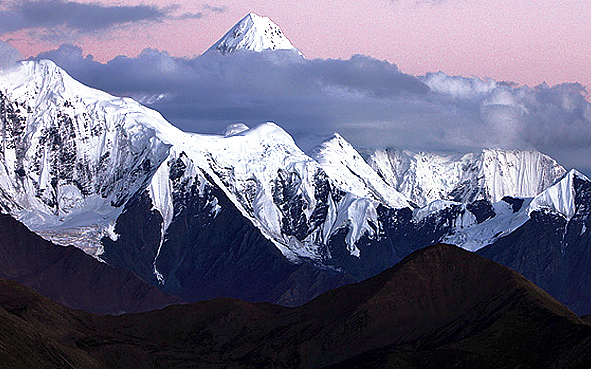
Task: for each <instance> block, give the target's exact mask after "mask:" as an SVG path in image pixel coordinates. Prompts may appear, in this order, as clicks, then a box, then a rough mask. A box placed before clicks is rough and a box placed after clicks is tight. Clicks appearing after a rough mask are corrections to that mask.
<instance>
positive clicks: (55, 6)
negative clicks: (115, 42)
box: [0, 0, 178, 33]
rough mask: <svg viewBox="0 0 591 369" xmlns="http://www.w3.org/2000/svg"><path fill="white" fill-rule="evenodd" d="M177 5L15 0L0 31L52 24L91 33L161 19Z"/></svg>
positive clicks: (0, 18) (3, 14) (2, 15)
mask: <svg viewBox="0 0 591 369" xmlns="http://www.w3.org/2000/svg"><path fill="white" fill-rule="evenodd" d="M176 8H178V6H172V7H165V8H160V7H156V6H152V5H135V6H127V5H114V6H112V5H103V4H100V3H78V2H75V1H65V0H33V1H31V0H25V1H15V2H10V3H8V4H7V5H5V6H4V7H3V10H1V11H0V32H2V33H8V32H13V31H19V30H22V29H38V28H47V29H50V28H53V27H66V28H69V29H72V30H76V31H80V32H91V31H97V30H104V29H108V28H111V27H113V26H119V25H125V24H129V23H137V22H146V21H148V22H158V21H162V20H163V19H165V18H166V17H167V16H169V14H170V12H171V11H173V10H175V9H176Z"/></svg>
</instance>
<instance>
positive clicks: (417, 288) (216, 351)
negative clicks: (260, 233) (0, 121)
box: [0, 244, 591, 368]
mask: <svg viewBox="0 0 591 369" xmlns="http://www.w3.org/2000/svg"><path fill="white" fill-rule="evenodd" d="M0 319H2V324H0V327H1V328H0V343H1V345H0V355H1V356H0V360H2V362H3V363H7V365H6V367H9V368H16V367H31V366H34V367H73V368H92V367H104V368H131V367H133V368H171V367H179V368H197V367H199V368H219V367H223V368H271V367H273V368H321V367H325V366H331V365H332V367H335V368H337V367H338V368H361V367H372V368H384V367H392V368H416V367H421V368H423V367H427V368H441V367H458V368H463V367H465V368H468V367H470V368H515V367H520V368H540V367H544V368H567V367H568V368H587V367H589V365H591V326H590V325H589V324H588V322H586V321H588V319H581V318H579V317H577V316H576V315H575V314H574V313H572V312H571V311H570V310H568V309H567V308H566V307H564V306H563V305H561V304H560V303H558V302H557V301H556V300H554V299H553V298H552V297H550V295H548V294H547V293H546V292H544V291H543V290H541V289H540V288H538V287H537V286H535V285H534V284H533V283H531V282H529V281H528V280H526V279H525V278H524V277H522V276H521V275H519V274H517V273H515V272H513V271H511V270H510V269H508V268H506V267H503V266H500V265H498V264H496V263H494V262H492V261H489V260H487V259H485V258H483V257H480V256H478V255H474V254H471V253H469V252H466V251H464V250H461V249H459V248H457V247H454V246H449V245H442V244H439V245H435V246H432V247H428V248H425V249H422V250H419V251H417V252H415V253H413V254H412V255H410V256H409V257H407V258H406V259H404V260H403V261H402V262H401V263H399V264H397V265H396V266H394V267H393V268H391V269H388V270H386V271H385V272H383V273H381V274H380V275H378V276H376V277H373V278H371V279H368V280H366V281H364V282H361V283H357V284H352V285H348V286H344V287H341V288H338V289H336V290H332V291H329V292H327V293H325V294H323V295H321V296H319V297H318V298H316V299H314V300H312V301H311V302H309V303H307V304H305V305H303V306H301V307H298V308H286V307H281V306H277V305H272V304H268V303H249V302H244V301H240V300H235V299H215V300H209V301H204V302H198V303H194V304H185V305H175V306H169V307H167V308H165V309H162V310H159V311H152V312H147V313H139V314H128V315H127V314H126V315H121V316H96V315H92V314H88V313H84V312H80V311H73V310H71V309H69V308H65V307H62V306H60V305H59V304H56V303H54V302H53V301H50V300H48V299H47V298H44V297H42V296H40V295H39V294H37V293H35V292H32V291H30V290H29V289H27V288H25V287H23V286H21V285H18V284H16V283H14V282H11V281H7V280H3V281H1V282H0Z"/></svg>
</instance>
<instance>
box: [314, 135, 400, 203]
mask: <svg viewBox="0 0 591 369" xmlns="http://www.w3.org/2000/svg"><path fill="white" fill-rule="evenodd" d="M310 156H311V157H312V158H314V159H315V160H316V161H317V162H318V163H319V164H320V165H321V166H322V168H323V169H324V171H325V172H326V173H327V174H328V175H329V176H330V177H331V178H333V179H334V181H335V184H336V185H337V186H338V187H339V188H340V189H341V190H343V191H346V192H351V193H353V194H355V195H357V196H359V197H368V198H372V199H374V200H376V201H378V202H380V203H383V204H385V205H387V206H389V207H392V208H404V207H411V205H410V204H409V203H408V201H407V199H406V197H405V196H404V195H402V194H401V193H400V192H398V191H396V190H395V189H394V188H392V187H391V186H389V185H388V184H386V183H385V182H384V180H383V179H382V178H380V177H379V176H378V174H377V173H376V172H375V171H374V170H373V169H372V168H371V167H370V166H369V165H368V164H367V163H366V162H365V160H364V159H363V157H362V156H361V155H360V154H359V152H357V150H355V148H354V147H353V146H352V145H351V144H350V143H349V142H347V141H346V140H345V139H344V138H343V137H342V136H341V135H339V134H338V133H335V134H333V136H332V137H331V138H329V139H327V140H325V141H324V142H322V143H321V144H320V145H318V146H317V147H315V148H314V149H312V150H311V151H310Z"/></svg>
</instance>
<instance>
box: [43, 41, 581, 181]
mask: <svg viewBox="0 0 591 369" xmlns="http://www.w3.org/2000/svg"><path fill="white" fill-rule="evenodd" d="M39 57H42V58H49V59H52V60H54V61H56V62H57V63H58V64H59V65H61V66H62V67H63V68H64V69H66V70H67V71H68V72H70V74H71V75H73V76H74V77H75V78H77V79H78V80H80V81H82V82H83V83H85V84H89V85H91V86H93V87H97V88H100V89H102V90H106V91H108V92H110V93H113V94H116V95H125V96H132V97H134V98H136V99H137V100H139V101H140V102H143V103H145V104H147V105H148V106H150V107H152V108H154V109H156V110H158V111H160V112H161V113H162V114H163V115H164V116H165V117H166V118H167V119H168V120H169V121H170V122H172V123H173V124H175V125H177V126H179V127H180V128H182V129H184V130H188V131H193V132H205V133H218V132H221V131H223V129H224V128H225V126H226V125H227V124H230V123H236V122H244V123H247V124H249V125H252V124H257V123H260V122H264V121H268V120H272V121H275V122H277V123H278V124H279V125H280V126H282V127H283V128H284V129H286V130H287V131H288V132H289V133H290V134H292V135H293V136H294V137H295V138H296V140H298V143H300V144H302V146H304V147H305V146H307V143H308V142H310V141H309V140H307V139H309V138H310V137H311V136H312V137H313V136H322V135H327V134H330V133H332V132H339V133H341V134H342V135H343V136H344V137H345V138H347V139H348V140H349V141H350V142H351V143H352V144H354V145H356V146H358V147H373V148H379V147H403V148H409V149H412V150H426V151H444V150H446V151H459V152H465V151H470V150H475V149H479V148H484V147H503V148H519V149H533V148H536V149H538V150H541V151H543V152H546V153H548V154H550V155H552V156H555V157H556V158H557V159H559V160H560V161H561V162H562V163H563V164H564V165H566V166H575V167H578V168H579V169H581V170H584V171H587V172H589V170H590V169H591V160H590V159H589V158H590V157H591V107H590V104H589V102H587V101H586V100H585V98H584V90H583V88H582V87H581V86H580V85H578V84H563V85H557V86H553V87H550V86H547V85H540V86H537V87H533V88H530V87H527V86H517V85H514V84H511V83H500V82H495V81H492V80H481V79H478V78H465V77H453V76H448V75H446V74H444V73H432V74H428V75H425V76H421V77H415V76H411V75H408V74H404V73H402V72H401V71H399V70H398V68H397V67H396V66H395V65H394V64H391V63H388V62H385V61H379V60H376V59H372V58H369V57H365V56H354V57H352V58H351V59H349V60H322V59H316V60H305V59H303V58H300V57H298V56H296V55H295V54H293V53H290V52H273V53H262V54H261V53H238V54H234V55H230V56H226V57H224V56H221V55H217V54H212V55H210V54H206V55H204V56H202V57H197V58H193V59H181V58H173V57H171V56H170V55H168V54H167V53H166V52H160V51H157V50H144V52H142V53H141V54H140V55H139V56H138V57H135V58H129V57H118V58H115V59H113V60H111V61H109V62H108V63H106V64H101V63H98V62H96V61H94V60H93V59H92V57H88V56H87V57H85V56H83V54H82V50H81V49H80V48H77V47H75V46H72V45H63V46H61V47H60V48H59V49H58V50H54V51H52V52H49V53H45V54H43V55H40V56H39ZM312 141H313V140H312Z"/></svg>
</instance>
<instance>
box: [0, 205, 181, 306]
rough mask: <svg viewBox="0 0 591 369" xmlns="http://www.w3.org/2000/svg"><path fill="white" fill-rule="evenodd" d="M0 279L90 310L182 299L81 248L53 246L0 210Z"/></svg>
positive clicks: (162, 303)
mask: <svg viewBox="0 0 591 369" xmlns="http://www.w3.org/2000/svg"><path fill="white" fill-rule="evenodd" d="M0 277H5V278H10V279H12V280H16V281H19V282H21V283H23V284H25V285H26V286H29V287H31V288H33V289H35V290H36V291H39V292H40V293H41V294H43V295H45V296H48V297H50V298H52V299H54V300H56V301H59V302H60V303H62V304H64V305H67V306H70V307H72V308H75V309H83V310H86V311H91V312H95V313H120V312H139V311H147V310H153V309H157V308H161V307H164V306H166V305H170V304H172V303H178V302H181V301H182V300H181V299H179V298H177V297H174V296H171V295H167V294H165V293H164V292H162V291H160V290H158V289H157V288H155V287H153V286H150V285H149V284H147V283H146V282H144V281H142V280H141V279H139V278H138V277H137V276H135V275H134V274H133V273H131V272H128V271H125V270H122V269H119V268H116V267H113V266H110V265H107V264H105V263H102V262H100V261H98V260H96V259H94V258H92V257H91V256H89V255H86V254H85V253H84V252H83V251H82V250H80V249H77V248H74V247H61V246H56V245H54V244H52V243H51V242H48V241H46V240H44V239H42V238H41V237H39V236H38V235H36V234H34V233H32V232H31V231H30V230H29V229H27V228H26V227H25V226H24V225H23V224H21V223H19V222H18V221H16V220H14V219H13V218H11V217H10V216H8V215H2V214H0Z"/></svg>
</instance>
